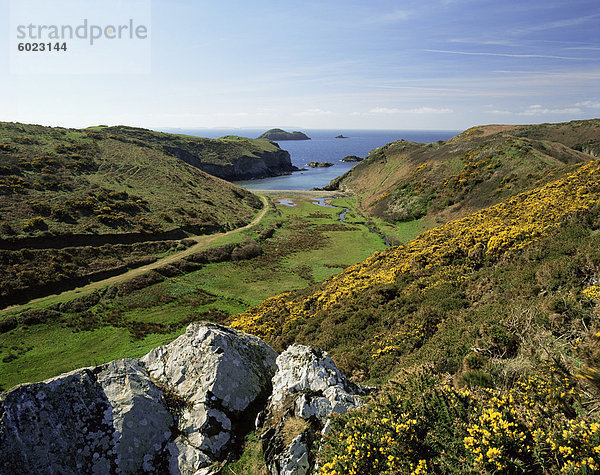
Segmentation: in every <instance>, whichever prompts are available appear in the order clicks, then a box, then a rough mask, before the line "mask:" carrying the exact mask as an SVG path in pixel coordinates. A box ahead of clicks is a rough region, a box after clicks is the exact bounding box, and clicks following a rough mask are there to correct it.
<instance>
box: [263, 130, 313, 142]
mask: <svg viewBox="0 0 600 475" xmlns="http://www.w3.org/2000/svg"><path fill="white" fill-rule="evenodd" d="M258 138H259V139H269V140H273V141H281V140H310V137H309V136H308V135H306V134H305V133H303V132H298V131H294V132H286V131H285V130H283V129H269V130H267V131H266V132H265V133H264V134H262V135H261V136H260V137H258Z"/></svg>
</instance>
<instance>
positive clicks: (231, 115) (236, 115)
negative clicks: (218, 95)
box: [217, 112, 250, 117]
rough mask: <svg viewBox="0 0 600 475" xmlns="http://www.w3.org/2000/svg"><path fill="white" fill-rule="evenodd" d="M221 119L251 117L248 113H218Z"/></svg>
mask: <svg viewBox="0 0 600 475" xmlns="http://www.w3.org/2000/svg"><path fill="white" fill-rule="evenodd" d="M217 115H218V116H220V117H246V116H248V115H250V114H249V113H248V112H217Z"/></svg>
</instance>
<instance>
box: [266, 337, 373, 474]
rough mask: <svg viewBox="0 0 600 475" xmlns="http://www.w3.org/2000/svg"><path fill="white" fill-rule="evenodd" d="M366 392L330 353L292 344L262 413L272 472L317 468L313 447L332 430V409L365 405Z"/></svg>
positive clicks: (280, 358)
mask: <svg viewBox="0 0 600 475" xmlns="http://www.w3.org/2000/svg"><path fill="white" fill-rule="evenodd" d="M365 394H366V390H365V389H364V388H361V387H359V386H357V385H355V384H353V383H352V382H350V381H349V380H348V379H347V378H346V377H345V376H344V375H343V374H342V373H341V372H340V371H339V370H338V368H337V367H336V365H335V363H334V362H333V360H332V359H331V358H330V357H329V355H328V354H327V353H326V352H324V351H321V350H315V349H313V348H310V347H308V346H303V345H292V346H290V347H289V348H288V349H287V350H286V351H284V352H283V353H282V354H281V355H279V356H278V357H277V372H276V373H275V376H274V377H273V392H272V394H271V396H270V398H269V400H268V402H267V407H266V409H265V411H264V412H263V413H261V414H259V416H258V417H257V426H258V427H259V428H262V431H263V432H262V435H261V438H262V440H263V449H264V453H265V461H266V463H267V466H268V468H269V471H270V472H271V473H272V474H273V475H284V474H285V475H292V474H294V475H302V474H306V473H309V471H310V470H311V469H312V468H313V467H314V459H313V457H314V454H311V453H310V451H309V447H310V446H311V445H312V444H313V442H315V441H317V440H318V439H319V438H320V436H321V434H323V433H325V432H326V431H327V426H328V420H329V418H330V416H331V414H332V413H337V414H344V413H346V412H347V411H348V410H350V409H355V408H357V407H359V406H361V405H362V400H361V397H360V396H361V395H365Z"/></svg>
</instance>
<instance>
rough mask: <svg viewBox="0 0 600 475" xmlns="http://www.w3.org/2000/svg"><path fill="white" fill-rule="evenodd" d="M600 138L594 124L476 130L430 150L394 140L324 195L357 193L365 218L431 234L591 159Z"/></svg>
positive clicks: (596, 122)
mask: <svg viewBox="0 0 600 475" xmlns="http://www.w3.org/2000/svg"><path fill="white" fill-rule="evenodd" d="M599 135H600V120H590V121H576V122H570V123H568V124H555V125H539V126H537V125H536V126H518V127H516V126H483V127H475V128H473V129H469V130H467V131H466V132H463V133H462V134H459V135H458V136H456V137H454V138H452V139H451V140H448V141H447V142H437V143H430V144H417V143H413V142H406V141H398V142H393V143H391V144H388V145H385V146H384V147H380V148H378V149H375V150H374V151H372V152H371V154H370V155H369V157H368V158H367V159H366V160H365V161H363V162H362V163H360V164H358V165H357V166H356V167H354V168H353V169H352V170H350V171H349V172H348V173H346V174H345V175H344V176H342V177H340V178H338V179H336V180H334V181H333V182H332V183H331V184H330V185H329V188H331V189H341V190H349V191H352V192H354V193H356V194H357V195H358V196H359V198H360V200H361V204H362V207H363V209H364V210H365V211H366V212H367V213H369V214H371V215H373V216H376V217H379V218H381V219H383V220H385V221H387V222H390V223H398V222H407V221H413V220H417V219H420V220H422V222H423V224H424V226H425V227H432V226H434V225H436V224H440V223H443V222H447V221H449V220H452V219H456V218H460V217H463V216H466V215H468V214H470V213H472V212H475V211H477V210H480V209H483V208H486V207H488V206H491V205H493V204H495V203H499V202H500V201H502V200H503V199H506V198H507V197H509V196H513V195H515V194H517V193H520V192H522V191H525V190H528V189H532V188H534V187H537V186H541V185H543V184H544V183H546V182H548V181H549V180H552V179H553V178H555V177H558V176H560V175H561V174H562V173H565V172H568V170H569V169H570V167H572V166H573V165H577V164H579V163H582V162H585V161H588V160H590V159H592V158H593V156H591V155H590V153H592V152H593V150H596V149H595V148H594V147H596V146H597V141H598V137H599ZM584 152H585V153H584Z"/></svg>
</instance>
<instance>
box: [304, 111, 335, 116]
mask: <svg viewBox="0 0 600 475" xmlns="http://www.w3.org/2000/svg"><path fill="white" fill-rule="evenodd" d="M330 114H333V112H332V111H326V110H323V109H306V110H303V111H301V112H296V113H295V114H294V115H299V116H307V115H330Z"/></svg>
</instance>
